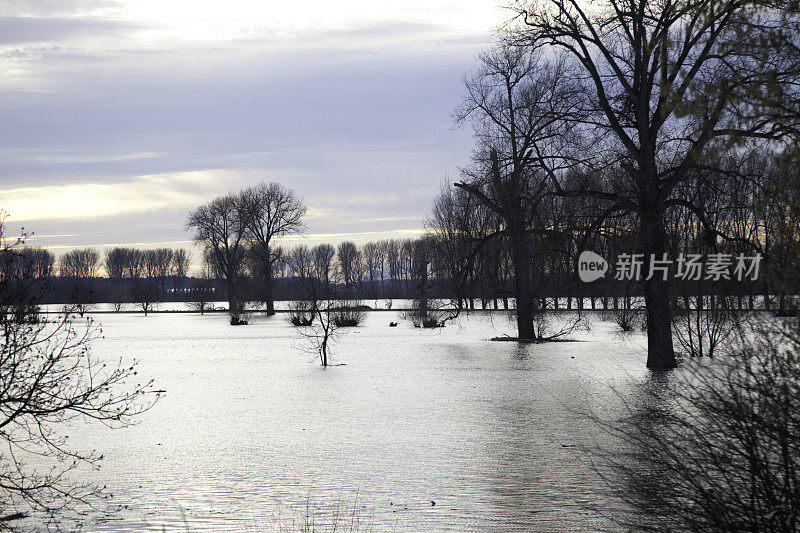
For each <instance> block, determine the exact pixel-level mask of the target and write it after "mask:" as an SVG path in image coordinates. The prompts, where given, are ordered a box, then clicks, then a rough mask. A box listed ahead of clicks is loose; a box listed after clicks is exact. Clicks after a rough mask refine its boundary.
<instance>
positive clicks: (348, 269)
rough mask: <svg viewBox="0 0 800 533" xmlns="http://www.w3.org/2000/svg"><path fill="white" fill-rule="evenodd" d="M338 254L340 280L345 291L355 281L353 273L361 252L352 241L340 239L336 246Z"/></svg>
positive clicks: (356, 267) (356, 268)
mask: <svg viewBox="0 0 800 533" xmlns="http://www.w3.org/2000/svg"><path fill="white" fill-rule="evenodd" d="M337 254H338V256H339V268H340V269H341V272H342V281H343V282H344V289H345V291H349V290H350V285H351V284H352V283H353V281H355V273H356V271H357V270H358V262H360V259H361V257H360V254H361V252H360V251H359V250H358V248H356V245H355V243H354V242H353V241H342V242H340V243H339V246H338V248H337Z"/></svg>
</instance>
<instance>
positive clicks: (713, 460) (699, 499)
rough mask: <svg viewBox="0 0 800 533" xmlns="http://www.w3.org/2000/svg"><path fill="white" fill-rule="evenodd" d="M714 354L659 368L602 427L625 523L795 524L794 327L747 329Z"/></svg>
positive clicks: (702, 527)
mask: <svg viewBox="0 0 800 533" xmlns="http://www.w3.org/2000/svg"><path fill="white" fill-rule="evenodd" d="M723 353H724V356H723V357H719V358H716V359H715V360H713V361H710V360H708V359H704V360H700V359H694V360H689V361H688V362H687V363H686V365H685V367H684V368H682V369H681V370H678V371H676V372H679V374H677V375H675V374H666V375H662V376H661V377H660V378H658V379H657V380H656V381H660V383H654V384H655V385H656V387H654V388H653V389H651V390H650V391H649V392H646V393H645V395H644V398H643V400H644V401H643V403H642V404H640V405H642V406H641V407H640V408H639V410H638V411H637V412H633V413H631V416H629V417H627V418H625V419H624V420H622V421H619V422H615V423H610V424H606V425H605V427H606V428H608V429H609V430H610V431H611V433H612V434H614V435H616V436H618V437H619V438H620V439H621V441H622V447H621V448H622V449H623V450H624V451H623V452H622V453H621V454H620V453H619V452H606V453H604V454H602V456H603V459H604V460H607V461H608V463H609V464H610V466H612V467H613V471H614V472H616V474H617V475H618V476H617V477H618V479H617V480H615V482H614V487H613V492H614V493H615V494H616V495H617V496H618V497H620V498H621V499H622V500H624V501H626V502H627V503H629V504H632V507H633V509H634V515H627V516H625V517H624V518H623V521H624V522H626V523H625V524H624V525H625V526H626V527H629V528H632V529H633V530H636V531H720V532H722V531H786V532H789V531H793V532H796V531H798V530H800V329H799V328H798V326H797V323H796V321H793V323H792V324H789V323H784V324H772V325H769V326H764V327H760V328H754V330H753V331H751V332H749V334H748V335H741V336H740V337H739V339H738V340H737V341H736V342H735V343H734V344H733V345H732V346H731V347H730V348H729V349H727V350H725V352H723ZM662 378H664V379H662ZM664 385H666V386H664Z"/></svg>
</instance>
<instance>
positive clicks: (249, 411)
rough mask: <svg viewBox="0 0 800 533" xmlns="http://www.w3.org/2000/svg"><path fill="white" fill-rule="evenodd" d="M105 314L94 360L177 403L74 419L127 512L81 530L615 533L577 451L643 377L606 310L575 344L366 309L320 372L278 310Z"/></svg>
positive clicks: (633, 342)
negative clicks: (129, 369) (84, 421)
mask: <svg viewBox="0 0 800 533" xmlns="http://www.w3.org/2000/svg"><path fill="white" fill-rule="evenodd" d="M96 319H97V321H98V322H100V323H102V326H103V334H104V338H103V339H100V340H98V341H97V342H96V343H95V344H94V352H95V353H96V354H97V355H100V356H101V357H104V358H110V359H116V358H119V357H123V358H125V359H126V360H130V358H136V359H137V360H138V361H139V364H138V376H139V377H142V379H143V380H146V379H148V378H153V379H154V380H155V388H157V389H164V390H165V391H166V395H165V396H164V398H162V399H161V400H160V401H159V402H158V403H157V405H156V406H155V407H154V408H153V409H152V410H150V411H149V412H147V413H145V414H144V415H142V416H141V418H140V419H139V420H140V423H139V424H138V425H136V426H135V427H131V428H126V429H121V430H109V429H106V428H103V427H101V426H98V425H96V424H92V425H81V426H80V427H77V428H72V429H71V433H70V439H71V441H72V445H73V446H76V447H80V448H96V449H97V450H99V451H101V452H102V453H104V454H105V460H104V461H103V462H102V468H101V469H100V470H99V471H97V472H93V473H91V474H87V475H88V476H91V477H92V479H95V480H97V481H100V482H101V483H102V484H106V485H107V486H108V489H109V491H110V492H112V493H113V495H114V497H113V504H114V505H123V506H127V507H125V508H124V509H123V510H122V511H121V512H119V513H117V514H116V515H115V516H114V517H112V519H108V520H98V519H93V520H92V521H90V522H89V523H88V524H87V528H86V529H87V530H89V531H147V530H152V531H162V529H165V530H167V531H170V530H180V531H186V530H187V529H188V530H190V531H278V530H281V528H282V530H284V531H286V530H289V529H291V528H290V527H289V526H290V525H291V523H292V521H294V523H295V525H296V524H297V523H298V522H300V521H302V520H305V517H307V516H309V517H311V518H312V519H313V520H314V521H315V522H316V523H317V525H318V526H325V525H329V524H330V521H331V520H332V518H331V516H332V514H333V513H335V512H336V509H337V508H338V509H339V512H340V514H342V515H346V521H347V523H348V524H349V523H350V522H351V520H357V521H358V522H359V524H360V527H359V528H358V530H360V531H431V532H436V531H596V530H598V529H601V528H607V527H612V528H613V525H611V524H610V523H609V522H608V520H607V518H606V517H604V516H603V515H604V514H605V513H604V512H602V511H604V510H605V511H608V510H609V509H611V510H612V512H613V508H614V507H615V506H616V505H617V504H616V503H615V502H613V501H610V500H608V499H607V496H605V485H604V482H603V481H602V480H601V478H600V477H599V476H598V474H597V473H596V472H595V471H594V469H593V468H592V465H591V460H590V458H589V457H587V454H586V453H585V451H584V448H585V447H593V446H596V445H600V446H606V447H608V446H613V443H609V442H607V441H604V437H603V436H602V433H601V432H599V431H598V430H597V428H596V427H595V425H594V424H593V423H592V422H590V420H589V418H588V417H587V414H588V413H591V414H594V415H597V416H600V417H602V418H615V417H618V416H622V415H623V414H624V408H623V406H622V405H621V402H620V395H623V396H624V395H628V394H635V392H636V389H637V387H641V386H643V384H645V383H646V382H647V380H648V379H649V373H648V371H647V370H646V369H645V349H644V346H645V340H644V337H643V336H641V335H634V336H626V337H621V336H618V335H615V334H614V333H613V330H614V327H613V325H612V324H610V323H608V322H602V321H601V320H600V319H599V318H598V317H595V318H593V319H592V331H591V332H589V333H580V334H577V335H574V336H573V337H574V338H576V339H580V340H582V341H583V342H572V343H550V344H541V345H518V344H517V343H513V342H491V341H489V340H488V339H489V338H491V337H493V336H496V335H501V334H505V333H508V334H513V333H514V326H513V324H512V323H510V322H509V321H508V320H507V319H506V318H504V316H503V315H501V314H499V313H496V314H491V315H489V314H481V313H476V314H474V315H472V316H470V317H468V318H462V319H460V320H459V321H458V322H457V323H455V324H453V325H449V326H448V327H446V328H444V329H440V330H421V329H415V328H413V327H412V326H411V325H410V324H409V323H407V322H403V321H402V320H400V318H399V313H397V312H394V311H390V312H372V313H369V314H368V317H367V321H366V323H365V325H363V326H362V327H359V328H354V329H349V330H347V331H346V332H345V333H343V334H342V335H341V337H340V338H339V339H338V341H337V342H336V344H335V345H334V346H333V362H334V363H342V364H343V365H342V366H332V367H329V368H327V369H324V368H322V367H320V365H319V362H318V359H317V358H316V356H315V355H314V354H313V353H310V352H309V351H307V349H308V348H309V346H308V344H307V341H306V340H305V339H303V338H301V337H300V336H299V335H298V333H297V330H296V329H295V328H293V327H291V326H290V325H289V324H288V322H287V321H286V318H285V315H280V314H279V315H277V316H275V317H270V318H267V317H263V316H254V317H252V319H251V322H250V325H248V326H242V327H231V326H229V325H228V324H227V321H226V316H225V315H224V314H207V315H205V316H201V315H199V314H153V315H151V316H148V317H144V316H142V315H140V314H100V315H97V316H96ZM390 321H399V322H400V324H399V326H398V327H395V328H390V327H389V326H388V324H389V322H390ZM432 502H435V505H433V504H432ZM598 510H600V511H598ZM320 529H321V528H320ZM339 529H341V527H340V528H339Z"/></svg>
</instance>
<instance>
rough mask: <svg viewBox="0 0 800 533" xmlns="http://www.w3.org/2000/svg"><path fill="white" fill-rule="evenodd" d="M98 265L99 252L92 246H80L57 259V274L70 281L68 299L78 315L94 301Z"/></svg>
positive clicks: (82, 313) (84, 311)
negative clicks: (70, 288) (70, 289)
mask: <svg viewBox="0 0 800 533" xmlns="http://www.w3.org/2000/svg"><path fill="white" fill-rule="evenodd" d="M99 266H100V253H99V252H98V251H97V250H96V249H94V248H82V249H79V250H72V251H70V252H67V253H65V254H64V255H62V256H61V258H60V259H59V275H60V276H61V277H62V278H69V279H70V282H71V283H72V292H71V293H70V299H71V301H72V305H73V306H74V309H75V310H76V311H77V312H78V314H79V315H80V316H83V315H84V313H86V311H88V310H89V308H90V307H91V306H92V304H93V303H94V301H95V294H94V288H93V287H94V280H93V278H95V277H97V270H98V268H99Z"/></svg>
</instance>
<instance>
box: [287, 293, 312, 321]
mask: <svg viewBox="0 0 800 533" xmlns="http://www.w3.org/2000/svg"><path fill="white" fill-rule="evenodd" d="M289 322H290V323H291V324H292V325H293V326H295V327H301V326H310V325H312V324H313V323H314V308H313V305H312V304H311V302H307V301H305V300H298V301H295V302H292V303H291V304H289Z"/></svg>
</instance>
